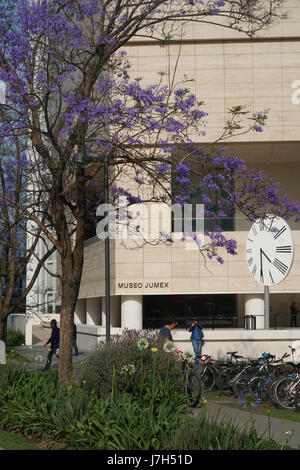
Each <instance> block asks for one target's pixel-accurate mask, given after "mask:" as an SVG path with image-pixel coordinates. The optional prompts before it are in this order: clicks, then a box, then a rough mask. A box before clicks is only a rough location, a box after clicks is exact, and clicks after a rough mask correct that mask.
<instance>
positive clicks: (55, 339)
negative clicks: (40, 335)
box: [44, 320, 59, 370]
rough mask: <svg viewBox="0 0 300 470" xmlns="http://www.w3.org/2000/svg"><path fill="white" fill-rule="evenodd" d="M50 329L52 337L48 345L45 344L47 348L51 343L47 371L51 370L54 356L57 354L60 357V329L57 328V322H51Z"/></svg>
mask: <svg viewBox="0 0 300 470" xmlns="http://www.w3.org/2000/svg"><path fill="white" fill-rule="evenodd" d="M50 327H51V328H52V332H51V336H50V338H49V339H48V341H47V343H45V344H44V348H45V347H46V346H47V344H49V343H50V349H49V352H48V356H47V362H46V366H45V370H47V369H49V367H50V365H51V361H52V356H53V355H54V354H55V355H56V356H57V357H58V355H57V349H58V348H59V328H58V326H57V321H56V320H51V322H50Z"/></svg>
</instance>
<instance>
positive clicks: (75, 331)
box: [73, 323, 79, 356]
mask: <svg viewBox="0 0 300 470" xmlns="http://www.w3.org/2000/svg"><path fill="white" fill-rule="evenodd" d="M73 348H74V351H75V356H78V354H79V353H78V347H77V327H76V325H75V323H74V329H73Z"/></svg>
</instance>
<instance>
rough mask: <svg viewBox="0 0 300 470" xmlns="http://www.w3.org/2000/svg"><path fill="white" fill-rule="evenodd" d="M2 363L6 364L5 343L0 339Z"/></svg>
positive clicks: (0, 359)
mask: <svg viewBox="0 0 300 470" xmlns="http://www.w3.org/2000/svg"><path fill="white" fill-rule="evenodd" d="M0 364H6V357H5V343H4V341H1V340H0Z"/></svg>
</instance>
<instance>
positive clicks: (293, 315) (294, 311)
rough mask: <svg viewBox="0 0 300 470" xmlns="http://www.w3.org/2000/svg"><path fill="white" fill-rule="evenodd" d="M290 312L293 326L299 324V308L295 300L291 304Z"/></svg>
mask: <svg viewBox="0 0 300 470" xmlns="http://www.w3.org/2000/svg"><path fill="white" fill-rule="evenodd" d="M290 312H291V327H293V326H297V313H298V310H297V307H296V304H295V302H292V304H291V306H290Z"/></svg>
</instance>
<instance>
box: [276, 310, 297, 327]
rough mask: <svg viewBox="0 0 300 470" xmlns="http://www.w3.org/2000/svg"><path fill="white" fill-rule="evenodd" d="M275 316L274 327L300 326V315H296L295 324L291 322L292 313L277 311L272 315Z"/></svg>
mask: <svg viewBox="0 0 300 470" xmlns="http://www.w3.org/2000/svg"><path fill="white" fill-rule="evenodd" d="M272 317H273V318H274V328H275V330H277V328H294V327H299V326H300V319H299V316H298V315H296V319H295V324H292V323H291V314H289V313H280V312H278V313H275V314H273V315H272Z"/></svg>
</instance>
